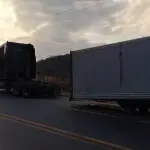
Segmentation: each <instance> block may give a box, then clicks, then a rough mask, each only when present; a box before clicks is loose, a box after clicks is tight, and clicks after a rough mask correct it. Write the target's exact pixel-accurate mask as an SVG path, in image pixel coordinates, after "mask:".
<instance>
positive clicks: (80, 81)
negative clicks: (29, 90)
mask: <svg viewBox="0 0 150 150" xmlns="http://www.w3.org/2000/svg"><path fill="white" fill-rule="evenodd" d="M70 57H71V59H70V61H71V62H70V63H71V65H70V66H71V68H70V70H71V81H70V83H71V93H70V101H74V100H78V101H81V100H106V101H107V100H109V101H116V102H117V103H118V104H119V105H120V106H121V107H122V108H123V109H129V110H131V111H132V110H135V109H136V110H139V111H140V112H141V113H146V112H148V108H150V37H143V38H138V39H132V40H128V41H123V42H118V43H112V44H108V45H102V46H98V47H91V48H87V49H82V50H77V51H71V52H70Z"/></svg>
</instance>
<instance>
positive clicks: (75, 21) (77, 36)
mask: <svg viewBox="0 0 150 150" xmlns="http://www.w3.org/2000/svg"><path fill="white" fill-rule="evenodd" d="M149 14H150V0H89V1H86V0H0V43H4V42H5V41H14V42H23V43H32V44H33V45H34V46H35V48H36V56H37V60H39V59H44V58H46V57H50V56H54V55H60V54H66V53H69V51H72V50H78V49H83V48H87V47H93V46H98V45H103V44H109V43H113V42H118V41H124V40H129V39H133V38H139V37H143V36H149V35H150V16H149Z"/></svg>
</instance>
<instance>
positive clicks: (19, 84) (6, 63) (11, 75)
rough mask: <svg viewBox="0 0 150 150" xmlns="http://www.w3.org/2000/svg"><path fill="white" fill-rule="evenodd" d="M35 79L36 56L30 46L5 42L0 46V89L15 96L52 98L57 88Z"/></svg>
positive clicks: (32, 47)
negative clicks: (1, 83)
mask: <svg viewBox="0 0 150 150" xmlns="http://www.w3.org/2000/svg"><path fill="white" fill-rule="evenodd" d="M35 78H36V56H35V48H34V46H33V45H32V44H24V43H15V42H6V43H4V44H3V45H1V46H0V80H1V82H3V86H2V87H1V88H3V89H6V90H7V91H12V93H13V94H14V95H15V96H19V95H20V96H21V95H22V96H23V97H29V96H32V95H44V94H47V95H50V96H54V93H55V92H54V91H55V89H56V88H57V87H56V86H55V85H54V84H46V83H44V82H41V81H37V80H35Z"/></svg>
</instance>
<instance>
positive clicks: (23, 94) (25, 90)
mask: <svg viewBox="0 0 150 150" xmlns="http://www.w3.org/2000/svg"><path fill="white" fill-rule="evenodd" d="M22 96H23V97H24V98H29V97H30V96H31V94H30V91H29V89H28V88H26V87H24V88H23V89H22Z"/></svg>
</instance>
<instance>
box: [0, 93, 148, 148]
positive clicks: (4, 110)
mask: <svg viewBox="0 0 150 150" xmlns="http://www.w3.org/2000/svg"><path fill="white" fill-rule="evenodd" d="M81 106H82V104H80V103H79V104H78V103H74V104H72V105H71V104H70V102H69V101H68V100H65V99H63V98H59V99H51V100H50V99H49V100H48V99H23V98H15V97H12V96H6V95H0V150H1V149H2V150H3V149H4V150H17V149H22V150H33V149H37V150H38V149H43V150H45V149H50V148H52V149H56V150H59V149H64V148H65V149H66V148H67V149H79V150H80V149H86V150H95V149H99V150H105V149H111V148H110V147H111V146H112V145H111V144H114V147H115V146H122V147H125V148H129V149H133V150H149V149H150V142H149V141H150V128H149V127H150V117H142V116H129V115H126V114H123V113H122V114H121V113H120V112H118V111H116V110H115V111H112V110H107V111H106V110H104V109H101V110H95V109H91V108H90V109H89V108H87V107H83V106H82V107H81ZM2 115H8V116H11V117H17V118H19V119H22V120H23V121H24V120H25V122H22V123H21V122H19V121H17V119H16V118H14V119H13V118H12V119H11V118H7V117H2ZM26 121H30V122H31V123H32V122H33V123H35V124H31V123H30V122H29V123H28V122H27V123H26ZM39 123H40V125H41V126H40V127H39V126H38V124H39ZM42 125H44V126H48V128H46V129H44V127H43V126H42ZM37 126H38V127H37ZM74 134H75V135H74ZM77 135H78V136H81V135H82V137H81V138H80V137H76V138H74V136H77ZM86 137H88V138H89V137H90V138H92V141H91V142H90V140H88V138H86ZM1 147H2V148H1Z"/></svg>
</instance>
